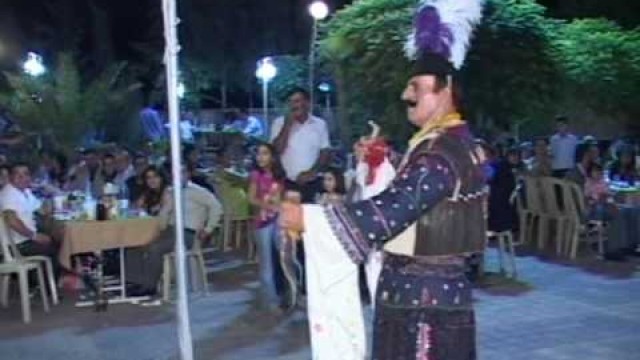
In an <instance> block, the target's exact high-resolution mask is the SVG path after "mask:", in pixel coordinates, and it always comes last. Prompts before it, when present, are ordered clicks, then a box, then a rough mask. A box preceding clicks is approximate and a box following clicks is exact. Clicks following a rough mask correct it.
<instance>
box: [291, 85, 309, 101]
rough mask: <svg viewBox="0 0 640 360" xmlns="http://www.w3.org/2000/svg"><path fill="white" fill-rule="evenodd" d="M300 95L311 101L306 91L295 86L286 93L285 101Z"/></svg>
mask: <svg viewBox="0 0 640 360" xmlns="http://www.w3.org/2000/svg"><path fill="white" fill-rule="evenodd" d="M296 94H301V95H302V96H303V97H304V98H305V99H306V100H311V94H309V91H307V89H305V88H302V87H299V86H296V87H294V88H292V89H291V90H289V91H288V92H287V95H286V97H285V99H289V98H291V97H292V96H293V95H296Z"/></svg>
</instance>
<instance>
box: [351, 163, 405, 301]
mask: <svg viewBox="0 0 640 360" xmlns="http://www.w3.org/2000/svg"><path fill="white" fill-rule="evenodd" d="M368 173H369V166H368V165H367V164H366V163H364V162H359V163H358V165H357V167H356V183H357V184H358V187H359V189H360V192H359V194H360V195H361V198H360V199H358V200H366V199H369V198H371V197H374V196H376V195H378V194H380V193H381V192H383V191H384V190H385V189H386V188H387V187H388V186H389V184H391V182H392V181H393V179H394V178H395V177H396V169H395V168H394V167H393V165H391V162H390V161H389V159H388V158H385V159H384V161H383V162H382V164H380V166H379V167H378V169H376V176H375V178H374V180H373V183H372V184H367V183H366V179H367V174H368ZM383 254H384V252H383V251H382V250H376V251H372V252H371V253H370V254H369V257H368V258H367V262H366V263H365V267H364V268H365V272H366V274H367V285H368V287H369V296H370V299H371V306H375V300H376V291H377V289H378V279H379V278H380V272H382V264H383V262H384V256H383Z"/></svg>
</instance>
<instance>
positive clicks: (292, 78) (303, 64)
mask: <svg viewBox="0 0 640 360" xmlns="http://www.w3.org/2000/svg"><path fill="white" fill-rule="evenodd" d="M273 64H274V65H275V66H276V67H277V68H278V75H277V76H276V77H275V78H273V80H272V81H271V83H270V84H269V92H270V94H271V95H270V96H269V98H270V102H271V103H272V104H274V105H275V107H281V106H282V105H283V102H284V101H285V97H286V95H287V93H288V92H289V91H290V90H291V89H293V88H295V87H302V88H306V87H307V82H308V81H307V76H308V71H309V70H308V69H309V64H308V63H307V59H306V58H305V57H303V56H294V55H283V56H276V57H274V58H273Z"/></svg>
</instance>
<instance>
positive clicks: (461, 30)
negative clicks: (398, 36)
mask: <svg viewBox="0 0 640 360" xmlns="http://www.w3.org/2000/svg"><path fill="white" fill-rule="evenodd" d="M483 3H484V0H420V2H419V5H418V11H420V10H421V9H423V8H424V7H426V6H431V7H434V8H436V9H437V11H438V13H439V15H440V20H441V21H442V23H443V24H445V25H446V26H447V27H448V28H449V30H450V31H451V33H452V34H453V42H452V44H451V46H450V52H451V56H450V58H449V61H450V62H451V63H452V64H453V66H454V67H455V68H456V69H460V68H461V67H462V64H463V63H464V60H465V57H466V55H467V50H468V48H469V43H470V40H471V35H472V33H473V30H474V28H475V26H476V25H477V24H478V23H479V22H480V20H481V19H482V6H483ZM415 37H416V29H415V28H414V29H413V30H412V31H411V33H410V34H409V36H408V37H407V41H406V43H405V46H404V49H405V53H406V55H407V57H408V58H409V59H415V58H416V56H417V54H418V50H419V49H417V47H416V42H415Z"/></svg>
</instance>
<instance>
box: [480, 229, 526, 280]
mask: <svg viewBox="0 0 640 360" xmlns="http://www.w3.org/2000/svg"><path fill="white" fill-rule="evenodd" d="M494 237H495V238H496V239H497V240H498V263H499V265H500V273H502V274H507V273H508V272H507V270H506V268H505V266H504V256H505V254H506V255H507V258H508V260H509V263H510V265H511V277H512V278H514V279H516V278H517V277H518V270H517V268H516V251H515V246H514V243H513V232H512V231H511V230H506V231H500V232H494V231H487V239H488V238H494Z"/></svg>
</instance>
